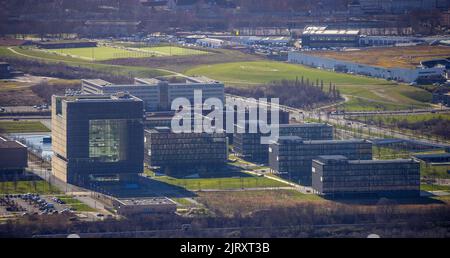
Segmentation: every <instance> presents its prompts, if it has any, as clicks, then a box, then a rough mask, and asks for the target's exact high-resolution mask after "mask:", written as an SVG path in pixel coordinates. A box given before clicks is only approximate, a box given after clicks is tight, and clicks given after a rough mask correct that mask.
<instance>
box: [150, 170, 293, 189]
mask: <svg viewBox="0 0 450 258" xmlns="http://www.w3.org/2000/svg"><path fill="white" fill-rule="evenodd" d="M145 173H146V174H147V175H149V176H151V177H152V179H154V180H158V181H161V182H164V183H167V184H171V185H176V186H179V187H183V188H185V189H187V190H191V191H196V190H202V189H219V190H228V189H242V188H255V187H284V186H288V185H286V184H284V183H281V182H278V181H275V180H272V179H269V178H266V177H258V176H253V175H251V174H247V173H236V174H237V175H238V176H240V177H237V176H233V177H223V176H222V177H220V176H218V177H211V178H188V179H186V178H175V177H170V176H154V174H153V173H152V172H149V171H146V172H145Z"/></svg>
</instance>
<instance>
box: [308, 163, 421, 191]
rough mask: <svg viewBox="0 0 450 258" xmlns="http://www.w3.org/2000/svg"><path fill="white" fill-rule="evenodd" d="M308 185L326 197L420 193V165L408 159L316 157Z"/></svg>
mask: <svg viewBox="0 0 450 258" xmlns="http://www.w3.org/2000/svg"><path fill="white" fill-rule="evenodd" d="M312 187H313V189H314V191H315V192H317V193H318V194H322V195H328V196H336V197H337V196H345V195H377V196H395V197H400V196H404V197H406V196H412V197H418V196H419V195H420V165H419V162H417V161H414V160H411V159H394V160H349V159H348V158H346V157H345V156H342V155H336V156H319V157H317V158H315V159H314V160H313V162H312Z"/></svg>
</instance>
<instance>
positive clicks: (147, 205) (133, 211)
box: [113, 197, 177, 217]
mask: <svg viewBox="0 0 450 258" xmlns="http://www.w3.org/2000/svg"><path fill="white" fill-rule="evenodd" d="M113 207H114V209H115V210H116V212H117V214H119V215H122V216H125V217H127V216H134V215H145V214H162V213H163V214H174V213H175V212H176V211H177V204H176V203H175V202H174V201H172V200H171V199H169V198H166V197H154V198H127V199H115V200H114V201H113Z"/></svg>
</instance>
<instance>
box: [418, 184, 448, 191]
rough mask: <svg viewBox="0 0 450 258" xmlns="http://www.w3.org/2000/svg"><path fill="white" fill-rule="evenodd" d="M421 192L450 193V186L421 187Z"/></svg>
mask: <svg viewBox="0 0 450 258" xmlns="http://www.w3.org/2000/svg"><path fill="white" fill-rule="evenodd" d="M420 190H422V191H446V192H450V185H420Z"/></svg>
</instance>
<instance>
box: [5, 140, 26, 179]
mask: <svg viewBox="0 0 450 258" xmlns="http://www.w3.org/2000/svg"><path fill="white" fill-rule="evenodd" d="M27 164H28V151H27V146H25V145H23V144H22V143H20V142H18V141H12V140H8V139H6V138H3V137H0V177H2V176H5V175H18V174H22V173H23V172H24V170H25V168H26V167H27V166H28V165H27Z"/></svg>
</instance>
